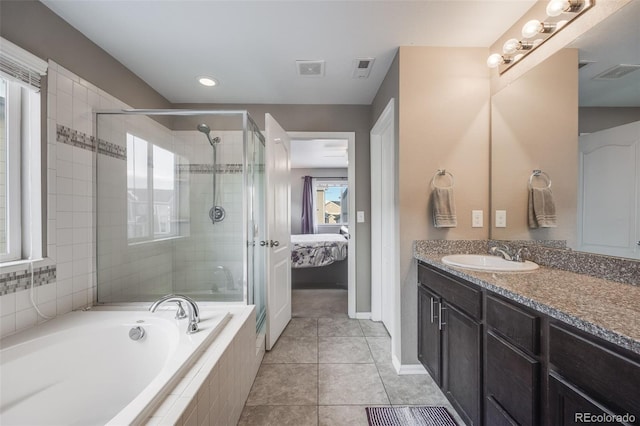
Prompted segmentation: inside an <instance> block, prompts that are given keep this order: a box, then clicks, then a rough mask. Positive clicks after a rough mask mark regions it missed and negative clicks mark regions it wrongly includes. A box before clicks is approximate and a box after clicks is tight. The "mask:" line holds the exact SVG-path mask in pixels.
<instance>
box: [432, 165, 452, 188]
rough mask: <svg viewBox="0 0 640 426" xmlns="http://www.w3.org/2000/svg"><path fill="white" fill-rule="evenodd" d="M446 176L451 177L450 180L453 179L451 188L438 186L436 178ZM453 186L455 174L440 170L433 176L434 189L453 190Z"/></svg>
mask: <svg viewBox="0 0 640 426" xmlns="http://www.w3.org/2000/svg"><path fill="white" fill-rule="evenodd" d="M445 175H449V178H450V179H451V185H449V186H438V185H436V178H437V177H438V176H445ZM453 184H454V179H453V174H451V172H448V171H446V170H445V169H438V170H437V171H436V174H434V175H433V178H431V186H432V187H434V188H441V189H444V188H453Z"/></svg>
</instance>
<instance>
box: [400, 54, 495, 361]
mask: <svg viewBox="0 0 640 426" xmlns="http://www.w3.org/2000/svg"><path fill="white" fill-rule="evenodd" d="M487 54H488V50H487V49H484V48H439V47H401V48H400V53H399V58H400V68H399V76H400V78H399V81H400V84H399V88H400V90H399V95H400V99H401V102H400V105H399V165H400V167H399V176H398V178H399V203H400V277H401V282H402V284H401V285H402V288H401V299H402V300H401V311H402V316H401V323H402V324H401V329H402V336H401V338H402V349H401V358H402V359H401V361H402V363H403V364H413V363H417V357H416V347H417V302H416V300H417V279H416V270H415V269H416V268H415V261H414V259H413V255H412V243H413V241H414V240H419V239H485V238H488V235H489V234H488V229H489V227H488V223H487V220H486V218H487V213H488V209H489V70H488V68H487V66H486V57H487ZM441 168H445V169H447V170H448V171H450V172H451V173H452V174H453V175H454V176H455V198H456V209H457V215H458V226H457V227H456V228H451V229H437V228H435V227H434V226H433V219H432V215H431V205H430V202H429V198H430V192H431V190H430V181H431V178H432V177H433V175H434V173H435V172H436V170H437V169H441ZM473 209H480V210H483V211H484V212H485V226H484V227H483V228H472V227H471V210H473Z"/></svg>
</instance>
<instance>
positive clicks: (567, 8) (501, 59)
mask: <svg viewBox="0 0 640 426" xmlns="http://www.w3.org/2000/svg"><path fill="white" fill-rule="evenodd" d="M594 1H595V0H549V3H548V4H547V7H546V15H547V16H546V17H545V18H544V19H543V20H539V19H530V20H529V21H527V23H526V24H524V26H523V27H522V32H521V36H522V39H518V38H510V39H509V40H507V41H506V42H505V43H504V45H503V46H502V52H503V53H502V54H500V53H494V54H492V55H490V56H489V58H488V59H487V66H488V67H489V68H499V71H500V73H503V72H504V71H506V70H507V69H509V67H510V66H511V65H513V64H514V63H515V62H517V61H519V60H520V59H522V58H523V57H524V56H526V55H527V54H528V53H530V52H532V51H533V50H535V49H536V48H537V47H538V46H539V45H541V44H542V43H543V42H545V41H546V40H548V39H549V38H550V37H552V36H553V35H554V34H556V33H558V32H559V31H560V30H561V29H562V28H563V27H564V26H566V25H567V24H568V23H569V22H571V21H572V20H574V19H575V18H577V17H578V16H579V15H581V14H582V13H583V12H585V11H586V10H587V9H589V8H591V7H592V6H593V4H594ZM558 17H560V18H562V19H560V18H558ZM534 38H535V39H534Z"/></svg>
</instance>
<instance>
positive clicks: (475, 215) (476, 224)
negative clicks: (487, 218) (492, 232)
mask: <svg viewBox="0 0 640 426" xmlns="http://www.w3.org/2000/svg"><path fill="white" fill-rule="evenodd" d="M482 216H483V214H482V210H471V227H472V228H482V226H483V223H482V222H483V221H484V218H483V217H482Z"/></svg>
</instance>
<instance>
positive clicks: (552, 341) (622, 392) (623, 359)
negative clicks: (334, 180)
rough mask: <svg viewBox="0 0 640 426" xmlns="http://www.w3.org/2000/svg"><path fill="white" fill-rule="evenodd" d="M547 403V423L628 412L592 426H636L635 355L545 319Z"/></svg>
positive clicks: (639, 386)
mask: <svg viewBox="0 0 640 426" xmlns="http://www.w3.org/2000/svg"><path fill="white" fill-rule="evenodd" d="M548 399H549V418H550V423H551V424H553V425H560V426H561V425H577V424H584V423H585V422H584V421H580V420H582V419H578V418H577V417H576V413H588V414H589V415H594V416H596V415H607V414H608V415H622V416H624V415H625V414H628V416H627V418H626V419H625V418H624V417H622V418H620V419H613V421H611V422H599V423H598V424H616V425H617V424H640V357H638V356H637V354H633V353H629V352H627V351H624V350H622V349H620V348H616V347H613V346H612V345H611V344H609V343H608V342H604V341H601V340H600V339H598V338H596V337H594V336H590V335H587V334H586V333H583V332H581V331H579V330H576V329H574V328H572V327H568V326H566V325H564V324H561V323H558V322H555V321H551V322H550V324H549V397H548ZM629 415H631V416H633V417H634V420H633V421H629Z"/></svg>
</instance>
